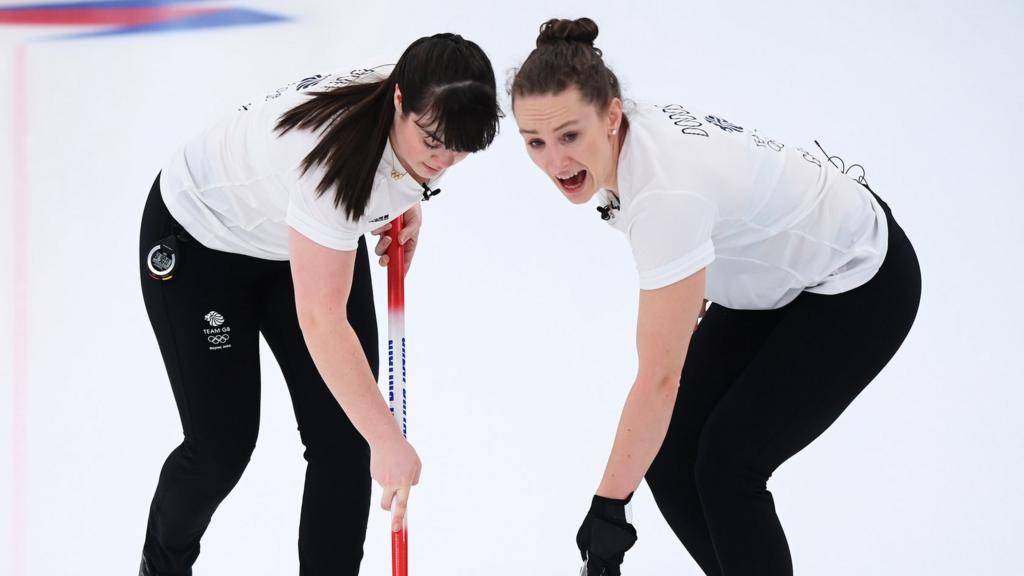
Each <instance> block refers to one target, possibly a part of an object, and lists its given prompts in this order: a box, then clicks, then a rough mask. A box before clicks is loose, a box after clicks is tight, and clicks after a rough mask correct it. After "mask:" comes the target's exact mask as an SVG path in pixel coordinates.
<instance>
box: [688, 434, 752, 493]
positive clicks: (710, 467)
mask: <svg viewBox="0 0 1024 576" xmlns="http://www.w3.org/2000/svg"><path fill="white" fill-rule="evenodd" d="M693 475H694V482H695V483H696V485H697V491H698V492H699V493H700V497H701V501H703V502H705V504H707V503H708V502H714V501H715V500H716V499H718V498H720V497H721V498H733V497H735V496H736V495H737V494H739V493H743V492H753V491H757V490H763V489H764V487H765V484H766V482H767V479H766V478H764V477H763V476H762V475H761V474H760V473H758V472H757V471H756V470H755V468H754V466H753V465H751V464H750V463H748V462H746V461H745V460H744V458H743V457H742V456H741V455H740V454H738V453H737V451H735V450H729V449H726V448H721V447H718V448H716V447H714V446H712V445H710V444H709V445H702V446H701V450H700V451H699V452H698V453H697V460H696V463H695V465H694V470H693Z"/></svg>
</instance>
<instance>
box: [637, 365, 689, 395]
mask: <svg viewBox="0 0 1024 576" xmlns="http://www.w3.org/2000/svg"><path fill="white" fill-rule="evenodd" d="M681 373H682V369H681V368H680V369H679V370H673V369H671V368H667V367H666V368H664V369H660V370H641V371H640V372H639V373H638V374H637V377H636V387H637V388H640V389H643V390H650V391H654V392H658V393H672V394H675V392H676V390H677V389H678V388H679V378H680V376H681Z"/></svg>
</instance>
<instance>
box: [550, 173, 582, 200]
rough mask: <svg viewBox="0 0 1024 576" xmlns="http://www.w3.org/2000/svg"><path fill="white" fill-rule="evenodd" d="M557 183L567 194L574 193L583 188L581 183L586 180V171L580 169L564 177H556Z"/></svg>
mask: <svg viewBox="0 0 1024 576" xmlns="http://www.w3.org/2000/svg"><path fill="white" fill-rule="evenodd" d="M556 178H557V179H558V183H559V184H560V185H561V186H562V189H563V190H565V191H566V192H568V193H569V194H575V193H576V192H579V191H580V190H582V189H583V183H584V182H586V180H587V171H586V170H580V171H578V172H576V173H575V174H572V175H571V176H568V177H566V178H562V177H558V176H556Z"/></svg>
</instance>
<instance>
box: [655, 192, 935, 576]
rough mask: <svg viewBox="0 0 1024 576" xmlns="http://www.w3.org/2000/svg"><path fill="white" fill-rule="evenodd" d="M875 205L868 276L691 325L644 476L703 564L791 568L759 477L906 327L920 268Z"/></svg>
mask: <svg viewBox="0 0 1024 576" xmlns="http://www.w3.org/2000/svg"><path fill="white" fill-rule="evenodd" d="M883 207H884V209H885V212H886V216H887V217H888V223H889V249H888V253H887V254H886V257H885V261H884V263H883V264H882V267H881V269H880V270H879V271H878V273H877V274H876V275H875V276H874V277H873V278H872V279H871V280H870V281H868V282H867V283H866V284H864V285H862V286H859V287H857V288H855V289H853V290H850V291H848V292H844V293H842V294H836V295H820V294H813V293H810V292H804V293H802V294H801V295H800V296H799V297H798V298H796V300H794V301H793V302H791V303H790V304H788V305H787V306H785V307H783V308H780V309H777V310H766V311H751V310H732V309H728V308H725V307H722V306H719V305H717V304H712V305H711V307H710V308H709V309H708V312H707V314H706V315H705V316H704V319H703V320H702V321H701V323H700V327H699V328H698V329H697V331H696V332H695V333H694V335H693V339H692V340H691V342H690V348H689V351H688V352H687V355H686V363H685V366H684V368H683V372H682V377H681V379H680V385H679V395H678V397H677V400H676V405H675V409H674V412H673V413H672V421H671V424H670V425H669V429H668V434H667V436H666V438H665V442H664V444H663V445H662V447H661V451H660V452H659V453H658V456H657V457H656V458H655V460H654V463H653V464H652V465H651V468H650V470H649V471H648V472H647V483H648V485H649V486H650V487H651V492H652V493H653V494H654V499H655V501H656V502H657V504H658V507H659V508H660V509H661V512H662V514H664V516H665V519H666V520H667V521H668V523H669V525H670V526H671V527H672V530H673V531H675V533H676V536H678V537H679V539H680V540H681V541H682V543H683V545H684V546H685V547H686V549H687V550H688V551H689V552H690V555H692V556H693V558H694V559H695V560H696V561H697V563H698V564H699V565H700V567H701V569H703V570H704V572H705V573H706V574H709V575H721V574H724V575H726V576H746V575H759V576H774V575H788V574H792V573H793V564H792V559H791V557H790V553H789V546H788V544H787V543H786V537H785V535H784V534H783V531H782V526H781V524H780V523H779V519H778V516H776V514H775V505H774V502H773V500H772V495H771V493H770V492H769V491H768V490H767V489H766V483H767V481H768V478H769V477H770V476H771V474H772V472H773V471H774V470H775V469H776V468H777V467H778V466H779V465H780V464H781V463H782V462H784V461H785V460H786V459H788V458H789V457H790V456H792V455H794V454H796V453H797V452H799V451H800V450H801V449H803V448H804V447H805V446H807V445H808V444H809V443H810V442H811V441H812V440H814V439H815V438H817V437H818V435H820V434H821V433H822V432H824V431H825V429H827V428H828V427H829V426H830V425H831V424H832V422H834V421H835V420H836V418H838V417H839V415H840V414H841V413H842V412H843V410H845V409H846V407H847V406H848V405H849V404H850V402H852V401H853V399H854V398H855V397H856V396H857V394H859V393H860V391H861V390H863V389H864V387H865V386H867V384H868V383H869V382H871V380H872V379H873V378H874V377H875V376H876V375H877V374H878V373H879V372H880V371H881V370H882V367H884V366H885V365H886V363H888V362H889V359H890V358H892V356H893V355H894V354H895V353H896V350H897V349H898V348H899V347H900V345H901V344H902V342H903V339H904V338H905V337H906V335H907V333H908V332H909V331H910V326H911V324H913V322H914V317H915V316H916V314H917V307H918V303H919V301H920V295H921V275H920V268H919V267H918V262H917V256H916V255H915V253H914V248H913V247H912V246H911V244H910V241H909V240H908V239H907V237H906V235H905V234H904V233H903V230H902V229H901V228H900V227H899V225H898V224H897V223H896V221H895V220H893V218H892V213H891V212H890V211H889V207H888V206H886V205H885V204H884V203H883Z"/></svg>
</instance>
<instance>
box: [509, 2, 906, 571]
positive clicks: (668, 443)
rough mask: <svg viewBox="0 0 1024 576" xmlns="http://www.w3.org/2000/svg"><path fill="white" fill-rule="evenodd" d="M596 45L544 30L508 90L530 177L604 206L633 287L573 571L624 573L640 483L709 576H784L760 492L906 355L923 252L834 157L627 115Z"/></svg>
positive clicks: (652, 110) (669, 106) (773, 521)
mask: <svg viewBox="0 0 1024 576" xmlns="http://www.w3.org/2000/svg"><path fill="white" fill-rule="evenodd" d="M597 32H598V29H597V25H596V24H595V23H594V22H593V21H592V20H590V19H587V18H581V19H579V20H550V21H548V22H546V23H545V24H544V25H543V26H542V27H541V31H540V36H539V37H538V38H537V47H536V49H534V50H533V52H532V53H531V54H530V55H529V57H527V59H526V61H525V62H524V63H523V65H522V67H521V68H519V70H518V71H517V72H516V74H515V77H514V78H513V81H512V85H511V94H512V108H513V112H514V114H515V117H516V122H517V124H518V126H519V131H520V133H521V134H522V137H523V140H524V143H525V144H526V148H527V152H528V154H529V156H530V158H531V160H533V162H534V163H535V164H536V165H537V166H538V167H539V168H540V169H541V170H543V171H544V172H545V173H546V174H547V175H548V176H549V177H550V178H551V181H552V183H553V184H554V185H555V186H556V187H557V188H558V189H559V191H560V192H561V193H562V194H563V195H564V196H565V197H566V198H567V199H568V200H569V201H570V202H573V203H575V204H584V203H587V202H588V201H590V200H591V198H595V197H596V198H597V203H598V211H599V213H600V218H601V219H602V220H604V221H605V222H606V223H608V224H610V225H611V226H612V227H613V228H615V229H617V230H619V231H621V232H623V233H624V234H625V235H626V238H627V240H628V242H629V244H630V246H631V248H632V251H633V256H634V259H635V261H636V266H637V271H638V273H639V287H640V295H639V300H640V304H639V316H638V321H637V332H636V339H637V354H638V360H639V365H638V370H637V375H636V380H635V381H634V383H633V386H632V388H631V390H630V393H629V396H628V398H627V400H626V403H625V406H624V408H623V410H622V415H621V418H620V420H619V424H618V430H617V433H616V436H615V442H614V444H613V446H612V449H611V455H610V457H609V460H608V463H607V466H606V468H605V472H604V476H603V478H602V479H601V482H600V484H599V485H598V487H597V491H596V495H595V496H594V497H593V500H592V504H591V507H590V511H589V512H588V513H587V515H586V518H585V519H584V521H583V525H582V526H581V527H580V530H579V532H578V534H577V545H578V546H579V549H580V553H581V555H582V556H583V558H584V562H585V565H586V567H585V571H584V572H583V573H584V574H586V575H587V576H613V575H618V574H619V573H620V564H621V563H622V561H623V559H624V556H625V553H626V551H627V550H628V549H629V548H630V547H631V546H632V545H633V544H634V542H635V541H636V538H637V531H636V529H635V528H634V527H633V525H632V522H631V520H630V516H629V513H628V508H629V506H628V505H629V500H630V498H631V496H632V494H633V491H634V490H636V488H637V487H638V485H639V484H640V481H641V479H643V478H645V477H646V480H647V483H648V485H649V486H650V488H651V492H652V493H653V495H654V500H655V502H656V503H657V505H658V507H659V509H660V510H661V512H662V514H663V515H664V516H665V519H666V520H667V521H668V523H669V525H670V526H671V528H672V530H673V531H674V532H675V534H676V535H677V536H678V537H679V539H680V540H681V541H682V543H683V545H684V546H685V547H686V549H687V550H688V551H689V553H690V554H691V555H692V556H693V558H694V560H696V562H697V564H699V565H700V567H701V569H702V570H703V571H704V572H705V573H706V574H709V575H723V574H724V575H726V576H741V575H742V576H748V575H758V576H775V575H788V574H792V572H793V565H792V560H791V556H790V550H789V546H788V544H787V542H786V537H785V535H784V533H783V530H782V525H781V524H780V522H779V518H778V516H777V515H776V513H775V505H774V502H773V500H772V495H771V493H770V492H769V491H768V490H767V481H768V478H769V477H770V476H771V474H772V472H774V471H775V469H776V468H777V467H778V466H779V465H780V464H782V462H784V461H785V460H786V459H788V458H789V457H791V456H792V455H794V454H796V453H797V452H798V451H800V450H801V449H803V448H804V447H805V446H807V445H808V444H809V443H810V442H811V441H813V440H814V439H815V438H817V437H818V435H820V434H821V433H822V432H824V431H825V429H827V428H828V427H829V426H830V425H831V424H832V423H833V422H834V421H835V420H836V419H837V418H838V417H839V415H840V414H841V413H842V412H843V411H844V410H845V409H846V407H847V406H848V405H849V404H850V402H852V401H853V399H854V398H855V397H856V396H857V394H859V393H860V391H861V390H863V389H864V387H865V386H867V384H868V383H869V382H871V380H872V379H874V377H875V376H876V375H877V374H878V373H879V372H880V371H881V370H882V368H883V367H884V366H885V364H886V363H887V362H888V361H889V360H890V359H891V358H892V356H893V355H894V354H895V353H896V351H897V349H898V348H899V347H900V345H901V344H902V342H903V340H904V338H905V337H906V335H907V333H908V332H909V330H910V327H911V325H912V324H913V321H914V318H915V316H916V314H917V308H918V303H919V301H920V294H921V278H920V269H919V267H918V262H917V257H916V256H915V253H914V248H913V247H912V246H911V244H910V241H909V240H908V239H907V236H906V235H905V234H904V232H903V230H902V229H901V228H900V226H899V225H898V224H897V223H896V221H895V220H894V219H893V216H892V212H891V211H890V209H889V207H888V206H887V205H886V203H885V202H883V201H882V200H881V199H880V198H879V197H878V196H876V195H875V194H874V192H872V191H871V189H870V188H868V186H867V181H866V180H865V179H864V177H863V174H861V175H860V177H859V178H857V179H854V178H852V177H850V176H848V175H847V170H845V169H840V164H839V160H838V158H837V157H834V156H827V155H824V153H823V155H822V156H817V155H815V154H812V153H810V152H808V151H806V150H804V149H801V148H794V147H790V146H786V145H784V144H782V143H780V142H777V141H776V140H773V139H772V138H770V137H768V136H767V135H764V134H761V133H759V132H758V131H756V130H750V129H749V128H747V127H746V125H740V124H736V123H733V122H729V121H728V120H725V119H724V118H722V117H721V116H719V115H715V114H709V113H706V112H698V111H697V109H696V108H694V107H691V106H690V105H689V104H682V103H679V102H678V101H668V102H663V103H660V104H657V105H655V104H648V103H632V102H630V103H626V102H624V101H623V99H622V95H621V92H620V89H619V82H618V80H617V78H616V77H615V74H613V73H612V71H611V70H609V69H608V67H607V66H606V65H605V64H604V61H603V59H602V53H601V50H599V49H598V48H596V47H594V40H595V39H596V38H597ZM705 298H706V300H705ZM708 301H710V302H711V306H710V307H709V308H707V310H706V312H705V307H706V304H707V302H708ZM700 317H703V319H700ZM699 319H700V324H699V326H698V325H697V324H696V323H697V321H698V320H699Z"/></svg>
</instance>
